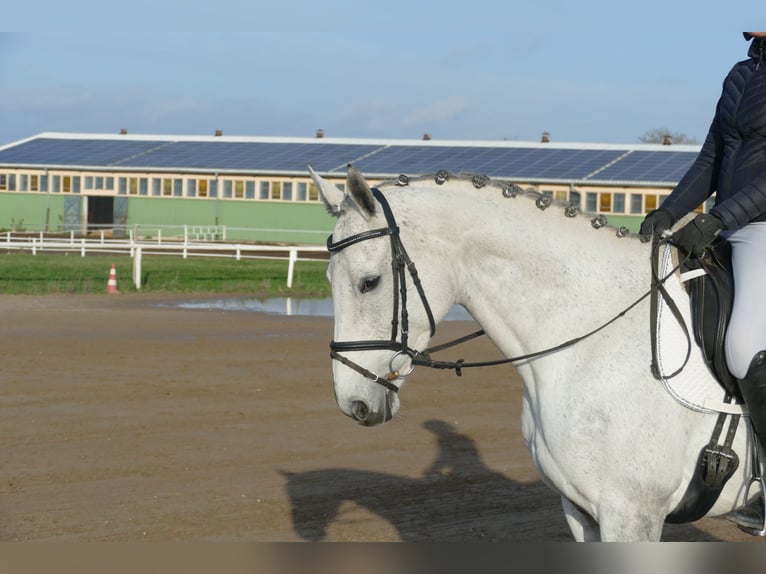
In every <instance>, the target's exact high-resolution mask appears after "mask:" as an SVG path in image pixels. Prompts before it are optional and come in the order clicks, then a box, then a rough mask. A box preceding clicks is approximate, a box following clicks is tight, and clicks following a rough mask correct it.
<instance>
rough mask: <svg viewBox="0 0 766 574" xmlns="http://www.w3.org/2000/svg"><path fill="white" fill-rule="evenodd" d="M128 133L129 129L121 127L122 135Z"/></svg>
mask: <svg viewBox="0 0 766 574" xmlns="http://www.w3.org/2000/svg"><path fill="white" fill-rule="evenodd" d="M127 133H128V129H127V128H120V135H121V136H124V135H127Z"/></svg>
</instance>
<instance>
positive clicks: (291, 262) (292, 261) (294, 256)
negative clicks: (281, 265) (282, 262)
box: [287, 249, 298, 289]
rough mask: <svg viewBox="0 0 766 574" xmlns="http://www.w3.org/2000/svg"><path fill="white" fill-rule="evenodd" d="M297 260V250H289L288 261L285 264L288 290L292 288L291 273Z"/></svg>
mask: <svg viewBox="0 0 766 574" xmlns="http://www.w3.org/2000/svg"><path fill="white" fill-rule="evenodd" d="M296 259H298V250H297V249H291V250H290V259H289V260H288V263H287V288H288V289H290V288H292V286H293V271H295V260H296Z"/></svg>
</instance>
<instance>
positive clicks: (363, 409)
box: [351, 401, 370, 423]
mask: <svg viewBox="0 0 766 574" xmlns="http://www.w3.org/2000/svg"><path fill="white" fill-rule="evenodd" d="M369 414H370V407H368V406H367V404H366V403H364V402H362V401H354V402H352V403H351V416H352V417H354V420H357V421H359V422H360V423H361V422H364V421H365V420H366V419H367V415H369Z"/></svg>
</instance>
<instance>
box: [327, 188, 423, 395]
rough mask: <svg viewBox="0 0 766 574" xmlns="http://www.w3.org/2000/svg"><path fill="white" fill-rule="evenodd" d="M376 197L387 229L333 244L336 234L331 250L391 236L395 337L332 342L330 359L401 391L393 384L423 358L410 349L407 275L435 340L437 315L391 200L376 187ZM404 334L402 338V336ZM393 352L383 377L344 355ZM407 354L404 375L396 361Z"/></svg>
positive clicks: (392, 334) (373, 230)
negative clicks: (389, 202) (395, 364)
mask: <svg viewBox="0 0 766 574" xmlns="http://www.w3.org/2000/svg"><path fill="white" fill-rule="evenodd" d="M372 194H373V196H374V197H375V199H377V200H378V202H379V203H380V205H381V207H382V208H383V214H384V215H385V217H386V225H387V227H380V228H378V229H372V230H370V231H363V232H362V233H357V234H356V235H352V236H350V237H346V238H345V239H341V240H340V241H337V242H333V238H332V235H331V236H330V237H328V238H327V250H328V251H329V252H330V254H333V253H337V252H339V251H342V250H343V249H345V248H346V247H350V246H351V245H355V244H357V243H361V242H362V241H367V240H369V239H376V238H378V237H386V236H387V237H389V238H390V240H391V271H392V273H393V278H394V281H393V291H394V313H393V319H392V320H391V338H390V339H388V340H387V341H386V340H368V341H335V340H333V341H331V342H330V357H332V358H333V359H335V360H336V361H339V362H340V363H342V364H344V365H346V366H347V367H350V368H351V369H353V370H355V371H356V372H357V373H359V374H361V375H363V376H365V377H367V378H368V379H370V380H371V381H374V382H376V383H378V384H380V385H383V386H384V387H385V388H386V389H388V390H391V391H394V392H397V391H398V390H399V387H397V386H396V385H395V384H393V382H392V381H395V380H396V379H399V378H403V377H406V376H407V375H409V374H410V373H411V372H412V370H413V369H414V368H415V360H414V359H415V357H416V356H417V355H419V353H418V351H416V350H415V349H412V348H411V347H410V346H409V343H408V339H409V315H408V313H407V277H406V273H407V272H409V274H410V277H411V278H412V283H413V285H415V289H417V292H418V295H420V300H421V302H422V303H423V307H424V308H425V311H426V315H427V316H428V324H429V327H430V329H431V336H432V337H433V335H434V333H435V332H436V322H435V321H434V316H433V313H432V312H431V306H430V305H429V304H428V299H426V294H425V291H424V290H423V285H422V284H421V282H420V277H418V271H417V269H416V268H415V264H414V263H413V262H412V260H411V259H410V257H409V255H407V250H406V249H405V248H404V245H403V244H402V240H401V238H400V237H399V226H398V225H396V220H395V219H394V214H393V212H392V211H391V207H390V206H389V205H388V201H386V198H385V197H384V195H383V194H382V193H381V192H380V190H379V189H377V188H372ZM400 333H401V338H399V334H400ZM380 350H389V351H395V353H394V355H393V356H392V357H391V360H390V361H389V370H390V372H389V373H388V374H387V375H386V376H385V377H381V376H379V375H376V374H375V373H372V372H370V371H369V370H367V369H365V368H364V367H362V366H361V365H359V364H358V363H355V362H354V361H352V360H350V359H349V358H348V357H345V356H343V355H341V354H340V353H341V352H349V351H380ZM400 355H403V356H405V357H409V359H410V368H409V370H408V371H407V372H403V373H402V372H400V371H398V370H396V369H395V367H394V361H395V360H396V358H397V357H399V356H400Z"/></svg>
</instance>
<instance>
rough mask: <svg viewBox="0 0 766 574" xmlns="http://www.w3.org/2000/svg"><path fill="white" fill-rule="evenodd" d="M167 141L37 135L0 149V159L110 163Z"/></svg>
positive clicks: (12, 162)
mask: <svg viewBox="0 0 766 574" xmlns="http://www.w3.org/2000/svg"><path fill="white" fill-rule="evenodd" d="M167 143H168V142H160V141H138V140H126V141H119V140H83V139H59V138H38V139H34V140H31V141H28V142H25V143H22V144H20V145H18V146H14V147H11V148H8V149H5V150H2V151H0V163H10V164H26V165H81V166H109V165H115V164H116V163H117V162H119V161H121V160H123V159H124V158H127V157H131V156H136V155H139V154H144V153H146V152H147V151H149V150H151V149H153V148H157V147H158V146H162V145H166V144H167Z"/></svg>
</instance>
